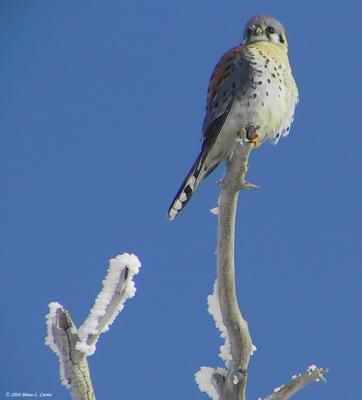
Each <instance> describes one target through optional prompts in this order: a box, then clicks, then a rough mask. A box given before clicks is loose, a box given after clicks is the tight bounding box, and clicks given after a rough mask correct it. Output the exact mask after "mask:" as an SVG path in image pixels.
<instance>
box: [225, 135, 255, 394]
mask: <svg viewBox="0 0 362 400" xmlns="http://www.w3.org/2000/svg"><path fill="white" fill-rule="evenodd" d="M251 150H252V145H251V144H249V143H244V144H241V143H240V144H237V145H236V147H235V151H234V154H233V156H232V157H231V159H230V160H229V161H228V162H227V169H226V174H225V177H224V179H223V180H222V182H221V184H220V186H221V188H222V192H221V195H220V199H219V225H218V242H217V276H218V278H217V279H218V297H219V302H220V309H221V314H222V319H223V322H224V324H225V326H226V330H227V333H228V336H229V340H230V350H231V362H230V363H229V366H228V367H229V370H228V374H227V377H226V381H225V385H224V388H223V396H222V399H223V400H229V399H230V400H231V399H232V400H245V390H246V381H247V372H248V365H249V360H250V355H251V353H252V349H253V344H252V340H251V336H250V333H249V328H248V323H247V322H246V320H245V319H244V318H243V316H242V314H241V312H240V309H239V305H238V300H237V296H236V288H235V265H234V241H235V219H236V208H237V201H238V195H239V191H240V190H242V189H254V188H256V187H257V186H255V185H253V184H250V183H248V182H246V180H245V176H246V174H247V171H248V159H249V155H250V152H251Z"/></svg>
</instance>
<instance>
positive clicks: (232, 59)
mask: <svg viewBox="0 0 362 400" xmlns="http://www.w3.org/2000/svg"><path fill="white" fill-rule="evenodd" d="M252 81H253V68H252V61H251V60H250V59H249V57H248V52H247V50H246V47H245V46H243V45H240V46H238V47H234V48H233V49H231V50H229V51H228V52H227V53H225V54H224V55H223V56H222V57H221V59H220V61H219V62H218V64H217V65H216V67H215V69H214V72H213V73H212V75H211V78H210V82H209V88H208V93H207V104H206V115H205V119H204V124H203V128H202V139H203V143H202V153H203V157H202V158H201V162H204V161H205V159H206V157H207V156H208V155H209V153H210V151H211V149H212V148H213V146H214V144H215V142H216V140H217V138H218V136H219V133H220V131H221V129H222V127H223V125H224V123H225V121H226V118H227V117H228V115H229V112H230V110H231V107H232V105H233V102H234V100H235V97H236V94H237V93H239V94H240V93H242V92H243V87H245V89H246V90H247V89H249V88H250V85H251V82H252ZM220 161H221V160H220ZM216 166H217V165H215V166H210V168H208V171H207V174H205V176H207V175H208V174H209V173H211V172H212V170H213V169H214V168H215V167H216Z"/></svg>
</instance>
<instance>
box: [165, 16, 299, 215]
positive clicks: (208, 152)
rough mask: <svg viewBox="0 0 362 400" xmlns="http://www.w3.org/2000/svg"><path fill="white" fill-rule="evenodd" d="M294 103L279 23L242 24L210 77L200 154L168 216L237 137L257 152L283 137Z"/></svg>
mask: <svg viewBox="0 0 362 400" xmlns="http://www.w3.org/2000/svg"><path fill="white" fill-rule="evenodd" d="M297 102H298V89H297V86H296V83H295V81H294V78H293V75H292V71H291V68H290V65H289V60H288V42H287V39H286V36H285V31H284V28H283V25H282V24H281V23H280V22H279V21H277V20H276V19H275V18H272V17H270V16H266V15H258V16H256V17H253V18H252V19H251V20H250V21H249V22H248V23H247V24H246V27H245V32H244V41H243V43H242V44H240V45H239V46H237V47H234V48H233V49H231V50H229V51H228V52H227V53H225V54H224V55H223V56H222V57H221V60H220V61H219V63H218V64H217V65H216V67H215V70H214V72H213V74H212V75H211V78H210V83H209V89H208V93H207V104H206V115H205V119H204V125H203V128H202V132H203V135H202V138H203V142H202V147H201V152H200V154H199V156H198V157H197V159H196V161H195V163H194V165H193V166H192V168H191V170H190V172H189V173H188V175H187V177H186V179H185V180H184V182H183V184H182V185H181V187H180V190H179V191H178V192H177V194H176V196H175V198H174V200H173V202H172V204H171V207H170V209H169V211H168V218H169V219H170V220H173V219H174V218H175V217H176V215H177V214H178V213H179V211H180V210H182V208H183V207H184V206H185V205H186V203H187V202H188V201H189V200H190V198H191V196H192V195H193V193H194V192H195V190H196V188H197V187H198V185H199V184H200V182H201V181H202V180H203V179H204V178H206V177H207V176H208V175H209V174H210V173H211V172H212V171H213V170H214V169H215V168H216V167H217V166H218V165H219V164H220V163H221V162H222V161H224V160H225V159H226V158H227V157H229V156H230V154H231V153H232V151H233V149H234V147H235V144H236V139H237V138H241V137H244V138H246V140H247V141H250V142H252V143H253V145H254V147H255V148H257V147H259V146H260V145H261V144H262V143H263V142H265V141H266V140H270V141H272V142H274V143H277V142H278V140H279V139H280V137H281V136H286V135H287V134H288V133H289V130H290V125H291V123H292V121H293V116H294V109H295V106H296V104H297ZM242 132H243V133H244V134H243V135H242V134H241V133H242ZM244 140H245V139H244Z"/></svg>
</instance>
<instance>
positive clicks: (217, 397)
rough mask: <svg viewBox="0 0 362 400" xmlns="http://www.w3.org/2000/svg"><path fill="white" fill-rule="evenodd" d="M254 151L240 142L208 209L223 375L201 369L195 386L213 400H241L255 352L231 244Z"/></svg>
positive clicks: (283, 395) (312, 374)
mask: <svg viewBox="0 0 362 400" xmlns="http://www.w3.org/2000/svg"><path fill="white" fill-rule="evenodd" d="M251 150H252V145H251V144H250V143H248V142H246V141H245V140H243V141H240V142H239V143H238V144H237V145H236V147H235V150H234V152H233V154H232V157H231V158H230V160H228V161H227V166H226V173H225V176H224V178H223V180H222V182H221V183H220V187H221V194H220V197H219V206H218V207H216V208H214V209H212V210H211V212H212V213H213V214H217V215H219V219H218V241H217V280H216V282H215V286H214V292H213V294H212V295H210V296H209V297H208V305H209V307H208V311H209V312H210V314H211V315H212V316H213V318H214V320H215V323H216V326H217V328H218V329H219V330H220V332H221V337H223V338H224V339H225V344H224V345H223V346H221V348H220V357H221V358H222V359H223V360H224V362H225V365H226V367H227V370H226V369H223V368H209V367H202V368H201V369H200V370H199V371H198V372H197V373H196V374H195V380H196V382H197V384H198V385H199V388H200V390H201V391H204V392H206V393H207V394H208V395H209V396H210V397H211V398H212V399H213V400H245V399H246V383H247V374H248V366H249V361H250V356H251V355H252V353H253V350H255V347H254V346H253V343H252V339H251V336H250V332H249V328H248V323H247V321H246V320H245V319H244V317H243V315H242V314H241V312H240V309H239V305H238V300H237V295H236V287H235V265H234V242H235V220H236V209H237V202H238V196H239V192H240V190H244V189H256V188H258V187H257V186H256V185H253V184H251V183H248V182H247V181H246V179H245V177H246V174H247V172H248V160H249V156H250V153H251ZM327 371H328V370H327V369H323V368H320V369H318V368H316V367H313V366H312V367H309V369H308V370H307V372H306V373H305V374H303V375H299V376H296V377H294V378H293V380H292V381H291V382H290V383H289V384H288V385H286V386H283V387H281V388H277V389H276V390H275V391H274V393H273V394H272V395H271V396H269V397H267V398H265V399H264V400H288V399H289V398H290V397H291V396H293V395H294V394H295V393H296V392H298V391H299V390H301V389H303V388H304V387H305V386H307V385H309V384H310V383H311V382H313V381H315V380H319V379H323V380H324V374H325V373H326V372H327Z"/></svg>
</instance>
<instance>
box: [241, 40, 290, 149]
mask: <svg viewBox="0 0 362 400" xmlns="http://www.w3.org/2000/svg"><path fill="white" fill-rule="evenodd" d="M245 57H246V58H248V60H249V62H250V65H251V67H252V77H251V78H250V82H249V85H248V87H246V86H245V85H244V86H243V87H241V88H240V90H239V91H238V94H237V98H238V100H237V101H236V102H235V104H234V112H236V113H237V115H238V118H239V119H240V120H241V121H245V122H246V123H247V124H250V125H253V126H255V127H258V128H259V129H258V134H259V136H260V141H261V142H263V141H265V140H266V139H270V140H273V141H275V142H276V141H278V140H279V138H280V135H286V134H287V133H288V132H289V129H290V124H291V122H292V119H293V115H294V108H295V104H296V101H297V91H296V86H295V83H294V79H293V77H292V74H291V70H290V66H289V62H288V58H287V53H286V52H285V51H283V50H282V49H280V48H279V46H278V45H273V44H270V43H263V42H262V43H254V44H252V45H249V46H245Z"/></svg>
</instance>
